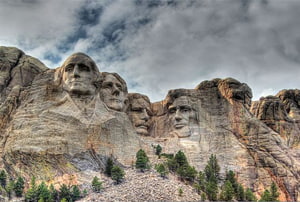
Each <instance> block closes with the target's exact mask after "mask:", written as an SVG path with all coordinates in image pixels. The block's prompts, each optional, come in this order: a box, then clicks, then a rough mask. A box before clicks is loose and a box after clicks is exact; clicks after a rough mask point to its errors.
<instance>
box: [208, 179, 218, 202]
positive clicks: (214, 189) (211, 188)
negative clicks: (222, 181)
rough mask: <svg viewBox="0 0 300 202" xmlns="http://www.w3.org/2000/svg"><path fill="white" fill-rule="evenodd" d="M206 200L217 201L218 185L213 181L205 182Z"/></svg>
mask: <svg viewBox="0 0 300 202" xmlns="http://www.w3.org/2000/svg"><path fill="white" fill-rule="evenodd" d="M205 192H206V196H207V199H208V200H210V201H217V199H218V184H217V183H216V182H214V181H209V182H207V184H206V186H205Z"/></svg>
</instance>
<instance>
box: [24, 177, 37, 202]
mask: <svg viewBox="0 0 300 202" xmlns="http://www.w3.org/2000/svg"><path fill="white" fill-rule="evenodd" d="M37 200H38V192H37V186H36V181H35V177H34V176H33V177H32V178H31V181H30V188H29V189H28V190H27V192H26V193H25V201H37Z"/></svg>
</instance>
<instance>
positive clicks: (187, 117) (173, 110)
mask: <svg viewBox="0 0 300 202" xmlns="http://www.w3.org/2000/svg"><path fill="white" fill-rule="evenodd" d="M168 113H169V120H170V121H171V127H172V129H173V130H174V131H178V133H177V134H178V136H179V137H188V136H190V135H191V133H188V132H187V131H189V125H190V123H191V121H194V120H196V112H195V111H194V110H193V109H192V106H191V104H190V102H189V98H188V97H187V96H181V97H179V98H177V99H175V100H174V102H173V104H172V105H170V106H169V108H168Z"/></svg>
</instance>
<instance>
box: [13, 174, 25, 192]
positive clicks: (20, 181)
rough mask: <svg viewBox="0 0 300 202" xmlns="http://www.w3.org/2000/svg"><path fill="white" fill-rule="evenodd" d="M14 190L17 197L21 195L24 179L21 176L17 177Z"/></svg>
mask: <svg viewBox="0 0 300 202" xmlns="http://www.w3.org/2000/svg"><path fill="white" fill-rule="evenodd" d="M14 191H15V193H16V196H17V197H22V195H23V191H24V179H23V178H22V177H18V179H17V182H16V183H15V186H14Z"/></svg>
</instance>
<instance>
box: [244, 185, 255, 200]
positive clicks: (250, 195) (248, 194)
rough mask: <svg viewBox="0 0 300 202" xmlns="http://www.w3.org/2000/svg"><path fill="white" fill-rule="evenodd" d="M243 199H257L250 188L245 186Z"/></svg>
mask: <svg viewBox="0 0 300 202" xmlns="http://www.w3.org/2000/svg"><path fill="white" fill-rule="evenodd" d="M245 201H257V198H256V196H255V195H254V194H253V192H252V191H251V189H249V188H247V189H246V192H245Z"/></svg>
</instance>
